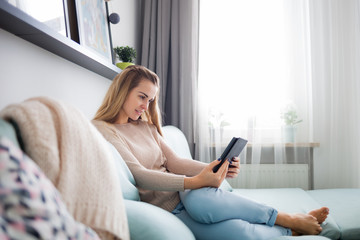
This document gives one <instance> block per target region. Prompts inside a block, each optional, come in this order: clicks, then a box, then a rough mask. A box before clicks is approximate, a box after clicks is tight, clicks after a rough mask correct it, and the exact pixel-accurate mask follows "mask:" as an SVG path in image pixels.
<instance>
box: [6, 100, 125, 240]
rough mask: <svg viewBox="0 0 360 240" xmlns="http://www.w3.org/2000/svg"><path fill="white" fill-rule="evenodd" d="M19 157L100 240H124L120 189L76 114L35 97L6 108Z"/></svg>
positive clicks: (101, 143)
mask: <svg viewBox="0 0 360 240" xmlns="http://www.w3.org/2000/svg"><path fill="white" fill-rule="evenodd" d="M0 116H1V117H3V118H4V119H13V120H14V121H15V122H16V123H17V125H18V126H19V128H20V132H21V137H22V139H23V142H24V145H25V152H26V153H27V154H28V155H29V156H30V157H31V158H32V159H33V160H34V161H35V162H36V163H37V164H38V165H39V167H40V168H41V169H42V170H43V172H44V173H45V174H46V176H47V177H48V178H49V179H50V180H51V181H52V183H53V184H54V185H55V187H56V188H57V189H58V190H59V192H60V193H61V196H62V199H63V201H64V202H65V204H66V206H67V209H68V211H69V212H70V214H72V216H73V217H74V218H75V219H76V220H77V221H79V222H82V223H83V224H85V225H87V226H89V227H91V228H93V229H94V230H95V231H96V232H97V233H98V234H99V236H100V237H102V238H103V239H118V238H119V239H129V238H130V237H129V229H128V224H127V218H126V212H125V207H124V204H123V198H122V193H121V187H120V183H119V181H118V178H117V176H116V172H115V170H114V169H115V165H114V162H113V159H112V156H111V155H110V153H109V152H108V151H107V149H108V148H107V145H106V140H105V139H104V138H103V137H102V135H101V134H100V133H99V132H98V131H97V130H96V128H95V127H94V126H93V125H92V124H91V123H90V121H89V120H88V119H86V118H85V116H84V115H83V114H82V113H81V112H79V111H78V110H77V109H75V108H73V107H71V106H69V105H66V104H64V103H61V102H59V101H55V100H53V99H50V98H45V97H40V98H33V99H29V100H27V101H25V102H22V103H20V104H14V105H10V106H8V107H6V108H5V109H3V110H2V111H1V112H0Z"/></svg>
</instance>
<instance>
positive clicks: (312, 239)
mask: <svg viewBox="0 0 360 240" xmlns="http://www.w3.org/2000/svg"><path fill="white" fill-rule="evenodd" d="M326 239H330V238H327V237H324V236H313V235H311V236H299V237H291V236H281V237H277V238H273V239H271V240H326Z"/></svg>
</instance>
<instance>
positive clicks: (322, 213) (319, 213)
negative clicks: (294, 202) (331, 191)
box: [309, 207, 329, 224]
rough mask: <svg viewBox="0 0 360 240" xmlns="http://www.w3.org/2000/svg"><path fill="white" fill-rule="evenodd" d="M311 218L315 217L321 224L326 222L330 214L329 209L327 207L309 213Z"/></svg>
mask: <svg viewBox="0 0 360 240" xmlns="http://www.w3.org/2000/svg"><path fill="white" fill-rule="evenodd" d="M309 214H310V215H311V216H314V217H315V218H316V219H317V221H318V222H319V223H320V224H321V223H323V222H324V221H325V219H326V218H327V216H328V214H329V209H328V208H327V207H322V208H319V209H315V210H312V211H310V212H309Z"/></svg>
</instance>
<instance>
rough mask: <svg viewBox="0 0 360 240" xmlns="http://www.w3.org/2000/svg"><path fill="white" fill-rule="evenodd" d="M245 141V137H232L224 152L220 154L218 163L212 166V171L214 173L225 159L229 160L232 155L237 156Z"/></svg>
mask: <svg viewBox="0 0 360 240" xmlns="http://www.w3.org/2000/svg"><path fill="white" fill-rule="evenodd" d="M247 142H248V141H247V140H245V139H242V138H237V137H233V138H232V139H231V141H230V143H229V144H228V145H227V147H226V148H225V150H224V152H223V153H222V154H221V157H220V163H219V164H218V165H216V166H215V167H214V168H213V172H214V173H216V172H217V171H218V170H219V168H220V167H221V165H222V164H223V163H224V162H225V161H226V159H230V160H231V159H232V158H233V157H238V156H239V155H240V153H241V152H242V150H243V149H244V147H245V146H246V144H247Z"/></svg>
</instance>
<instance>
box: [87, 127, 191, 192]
mask: <svg viewBox="0 0 360 240" xmlns="http://www.w3.org/2000/svg"><path fill="white" fill-rule="evenodd" d="M93 124H94V125H95V126H96V128H97V129H98V130H99V132H100V133H101V134H102V135H103V136H104V138H105V139H106V140H107V141H109V142H110V143H111V144H113V145H114V147H115V148H116V149H117V150H118V152H119V153H120V155H121V157H122V158H123V159H124V161H125V162H126V164H127V166H128V167H129V169H130V171H131V173H132V174H133V175H134V178H135V181H136V185H137V186H138V187H140V188H143V189H148V190H158V191H184V177H185V176H183V175H175V174H172V173H167V172H160V171H156V170H151V169H147V168H145V167H144V166H143V165H142V164H141V163H140V162H139V161H138V160H137V159H136V157H135V156H134V155H133V154H132V152H131V151H130V149H129V147H128V145H127V144H126V142H125V141H124V140H123V139H122V138H121V137H120V136H118V134H117V131H116V129H115V128H114V127H112V126H111V124H109V123H106V122H102V121H93Z"/></svg>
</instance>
